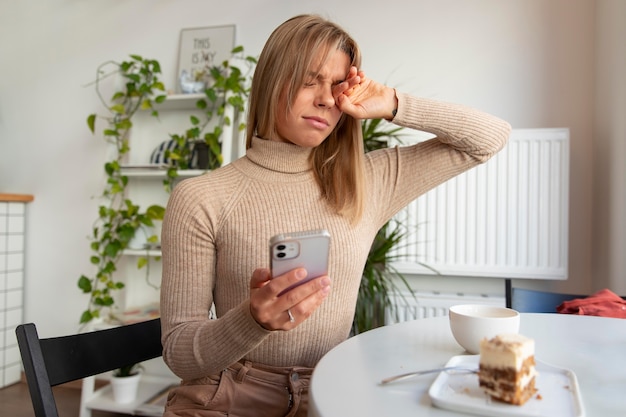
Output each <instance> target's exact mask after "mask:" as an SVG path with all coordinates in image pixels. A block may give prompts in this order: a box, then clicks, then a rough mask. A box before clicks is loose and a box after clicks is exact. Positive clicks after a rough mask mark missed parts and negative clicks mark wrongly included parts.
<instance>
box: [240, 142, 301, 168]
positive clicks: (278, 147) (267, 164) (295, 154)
mask: <svg viewBox="0 0 626 417" xmlns="http://www.w3.org/2000/svg"><path fill="white" fill-rule="evenodd" d="M311 151H312V148H303V147H301V146H298V145H294V144H292V143H285V142H275V141H271V140H266V139H261V138H258V137H253V138H252V147H251V148H250V149H248V150H246V157H247V158H248V159H249V160H250V161H251V162H253V163H254V164H256V165H259V166H262V167H264V168H266V169H269V170H272V171H276V172H283V173H286V174H297V173H301V172H306V171H309V170H310V169H311V166H310V163H309V155H311Z"/></svg>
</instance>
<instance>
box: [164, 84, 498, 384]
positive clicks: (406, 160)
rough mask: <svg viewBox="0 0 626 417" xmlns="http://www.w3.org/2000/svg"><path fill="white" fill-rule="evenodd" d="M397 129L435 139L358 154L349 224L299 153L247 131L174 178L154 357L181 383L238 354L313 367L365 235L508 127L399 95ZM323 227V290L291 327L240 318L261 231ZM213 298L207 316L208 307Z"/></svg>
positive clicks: (351, 290)
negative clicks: (229, 159) (226, 157)
mask: <svg viewBox="0 0 626 417" xmlns="http://www.w3.org/2000/svg"><path fill="white" fill-rule="evenodd" d="M393 122H394V123H395V124H397V125H400V126H404V127H409V128H414V129H419V130H423V131H427V132H431V133H434V134H436V135H437V138H435V139H432V140H429V141H426V142H422V143H419V144H417V145H413V146H407V147H399V148H391V149H383V150H380V151H376V152H371V153H369V154H367V156H366V162H365V175H366V177H367V179H366V183H367V184H368V191H367V202H366V207H365V212H364V215H363V218H362V219H361V221H360V222H359V223H358V224H356V225H351V224H350V222H349V221H347V220H346V219H344V218H342V217H340V216H338V215H336V214H334V213H333V212H332V211H331V210H330V209H329V208H328V207H327V205H326V204H325V203H324V202H323V201H321V200H320V192H319V188H318V186H317V183H316V181H315V180H314V177H313V175H312V171H311V169H310V167H309V163H308V155H309V153H310V149H307V148H301V147H299V146H296V145H292V144H287V143H280V142H271V141H267V140H263V139H259V138H255V139H254V141H253V144H252V147H251V148H250V149H249V150H248V151H247V153H246V156H244V157H242V158H240V159H239V160H237V161H235V162H233V163H231V164H230V165H227V166H224V167H222V168H220V169H218V170H215V171H212V172H209V173H207V174H205V175H202V176H200V177H197V178H193V179H188V180H185V181H183V182H181V183H180V184H179V185H178V186H176V188H175V189H174V191H173V192H172V195H171V197H170V201H169V203H168V206H167V210H166V216H165V219H164V221H163V231H162V248H163V281H162V287H161V320H162V326H163V347H164V351H163V357H164V360H165V362H166V363H167V364H168V366H169V367H170V368H171V369H172V371H173V372H174V373H175V374H177V375H178V376H179V377H181V378H182V379H195V378H199V377H203V376H206V375H210V374H215V373H218V372H220V371H221V370H223V369H225V368H226V367H227V366H228V365H230V364H232V363H233V362H236V361H238V360H240V359H242V358H245V359H248V360H251V361H253V362H260V363H264V364H267V365H273V366H307V367H314V366H315V364H316V363H317V362H318V361H319V360H320V358H321V357H322V356H323V355H324V354H325V353H326V352H328V351H329V350H330V349H331V348H333V347H334V346H336V345H337V344H339V343H341V342H342V341H344V340H345V339H346V337H347V336H348V334H349V332H350V328H351V323H352V319H353V315H354V307H355V304H356V298H357V293H358V288H359V282H360V280H361V273H362V271H363V266H364V264H365V260H366V258H367V254H368V252H369V248H370V245H371V243H372V240H373V238H374V236H375V234H376V232H377V231H378V229H379V228H380V227H381V226H383V225H384V224H385V223H386V222H387V221H388V220H389V219H390V218H391V217H392V216H393V215H394V214H395V213H397V212H398V211H399V210H400V209H402V208H403V207H404V206H406V205H407V204H408V203H409V202H411V201H412V200H414V199H415V198H417V197H418V196H420V195H422V194H424V193H425V192H427V191H428V190H430V189H431V188H433V187H435V186H437V185H438V184H441V183H443V182H445V181H446V180H448V179H450V178H452V177H454V176H456V175H458V174H459V173H461V172H463V171H465V170H467V169H469V168H471V167H473V166H475V165H477V164H479V163H482V162H485V161H486V160H487V159H489V158H490V157H491V156H492V155H494V154H495V153H496V152H498V151H499V150H500V149H501V148H502V147H503V146H504V145H505V143H506V141H507V139H508V136H509V132H510V126H509V125H508V124H507V123H506V122H504V121H502V120H500V119H497V118H495V117H493V116H490V115H488V114H485V113H482V112H479V111H476V110H473V109H469V108H466V107H461V106H457V105H451V104H447V103H441V102H436V101H433V100H427V99H418V98H414V97H411V96H407V95H404V94H398V113H397V114H396V116H395V118H394V120H393ZM310 229H327V230H328V231H329V232H330V235H331V242H332V243H331V250H330V265H329V276H330V278H331V280H332V285H331V291H330V294H329V295H328V297H327V298H326V299H325V300H324V302H323V303H322V305H321V307H320V308H319V309H318V310H316V311H315V312H314V313H313V315H312V316H311V317H310V318H309V319H308V320H306V321H304V322H303V323H301V324H300V325H299V326H298V327H296V328H295V329H293V330H290V331H274V332H272V331H268V330H266V329H264V328H263V327H261V326H260V325H259V324H258V323H257V322H256V321H255V320H254V318H253V317H252V316H251V314H250V308H249V301H248V299H249V287H250V278H251V276H252V271H254V270H255V269H256V268H261V267H266V268H267V267H269V246H268V241H269V238H270V237H271V236H273V235H275V234H278V233H285V232H294V231H300V230H310ZM213 302H214V303H215V307H216V312H217V319H213V320H210V319H209V316H208V313H209V309H210V308H211V304H212V303H213Z"/></svg>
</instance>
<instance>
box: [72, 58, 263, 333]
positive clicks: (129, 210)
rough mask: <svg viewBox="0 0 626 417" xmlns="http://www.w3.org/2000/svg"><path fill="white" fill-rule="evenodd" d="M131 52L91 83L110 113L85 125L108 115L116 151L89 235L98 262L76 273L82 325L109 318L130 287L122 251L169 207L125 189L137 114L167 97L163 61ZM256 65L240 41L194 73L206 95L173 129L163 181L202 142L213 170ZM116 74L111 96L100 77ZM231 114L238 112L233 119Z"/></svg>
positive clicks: (185, 164)
mask: <svg viewBox="0 0 626 417" xmlns="http://www.w3.org/2000/svg"><path fill="white" fill-rule="evenodd" d="M130 58H131V59H130V60H128V61H124V62H121V63H118V62H115V61H107V62H105V63H103V64H102V65H100V66H99V67H98V69H97V73H96V80H95V81H94V84H95V88H96V93H97V95H98V97H99V99H100V101H101V102H102V103H103V105H104V107H105V108H106V109H107V113H106V114H105V115H99V114H96V113H94V114H90V115H89V116H88V117H87V125H88V127H89V129H90V130H91V132H92V133H94V134H95V133H96V122H97V121H99V120H102V121H104V123H105V126H104V127H103V128H102V135H103V136H104V139H105V140H106V141H107V142H109V143H111V144H112V145H114V149H115V154H114V156H113V158H112V159H111V160H109V161H107V162H106V163H105V164H104V171H105V174H106V178H107V180H106V185H105V188H104V191H103V192H102V196H101V197H102V199H103V201H104V202H105V203H104V204H102V205H101V206H100V207H99V208H98V218H97V219H96V221H95V223H94V227H93V230H92V235H91V245H90V248H91V251H92V255H91V263H92V264H93V265H95V266H96V271H95V273H94V274H93V275H90V276H89V275H81V277H80V278H79V280H78V287H79V289H80V290H81V291H82V292H83V293H85V294H88V295H89V301H88V305H87V308H86V309H85V311H83V313H82V314H81V317H80V323H81V324H85V323H88V322H90V321H91V320H93V319H96V318H100V317H102V314H103V309H106V311H108V312H109V318H112V319H114V318H115V314H114V310H115V292H116V291H119V290H122V289H123V288H124V286H125V285H124V283H123V282H122V281H119V280H117V279H116V278H115V272H116V271H117V264H118V262H119V260H120V258H121V257H122V255H123V251H124V250H125V249H127V248H128V247H129V243H130V242H131V240H132V239H133V238H134V237H135V235H136V234H137V232H138V231H139V230H140V229H142V228H144V227H147V228H152V227H153V226H154V222H155V221H158V220H163V216H164V214H165V208H164V207H162V206H160V205H151V206H149V207H147V208H146V209H142V208H141V207H140V206H139V205H137V204H135V203H134V202H133V201H132V200H131V199H130V198H129V196H128V192H127V186H128V177H127V176H126V175H124V172H123V171H122V166H123V162H124V161H125V159H126V158H127V155H128V153H129V151H130V143H129V137H130V131H131V128H132V127H133V122H132V119H133V116H134V115H135V114H136V113H137V112H138V111H150V112H151V115H152V116H154V117H155V118H158V111H157V109H156V105H157V104H158V103H162V102H163V101H165V100H166V98H167V96H166V94H165V91H166V90H165V86H164V84H163V83H162V82H161V81H160V79H159V75H160V73H161V67H160V64H159V62H158V61H156V60H153V59H144V58H142V57H141V56H139V55H130ZM241 62H243V63H245V64H246V65H247V71H246V72H244V71H242V70H241V68H240V63H241ZM255 64H256V58H254V57H250V56H244V54H243V47H241V46H238V47H236V48H234V49H233V50H232V54H231V57H230V59H228V60H225V61H224V62H223V63H222V64H221V65H219V66H211V67H206V68H204V69H203V71H201V72H200V73H199V74H196V76H197V77H201V78H203V79H204V80H206V85H205V89H204V97H202V98H200V99H199V100H198V101H197V103H196V108H197V109H198V110H200V111H201V114H200V116H197V115H190V123H191V127H190V128H189V129H187V130H186V131H185V132H184V133H183V134H172V135H170V138H171V141H173V142H174V146H172V147H168V150H167V151H166V152H165V158H166V159H167V161H168V165H169V167H168V169H167V175H166V178H165V180H164V186H165V189H166V191H167V192H168V193H169V192H170V191H171V189H172V187H173V184H174V181H175V180H176V179H177V178H178V171H179V170H181V169H189V168H192V161H193V158H192V156H193V154H194V152H195V151H196V147H197V145H198V144H203V145H205V146H206V147H207V148H208V149H209V158H208V159H209V161H210V165H208V166H206V167H203V169H215V168H217V167H219V166H221V165H222V162H223V156H222V153H221V140H222V133H223V131H224V127H225V126H230V125H231V124H232V123H233V119H234V118H236V117H237V116H238V114H239V113H243V111H244V110H245V102H246V99H247V95H248V92H249V85H250V81H251V75H250V74H251V73H252V70H253V67H254V65H255ZM106 70H108V72H107V71H106ZM112 75H118V76H119V77H121V78H122V79H123V81H124V83H123V88H121V89H120V90H119V91H116V92H115V93H114V94H113V95H112V96H111V98H110V99H108V100H107V99H106V98H105V97H104V96H103V94H102V93H101V90H100V87H101V84H100V83H101V81H102V80H104V79H105V78H107V77H110V76H112ZM230 115H233V116H234V117H233V119H231V117H230ZM237 129H238V131H242V130H243V129H245V123H241V124H240V125H239V126H238V127H237ZM193 168H197V167H193ZM146 240H147V243H148V244H156V243H158V236H156V235H151V236H147V239H146ZM157 259H158V257H157ZM149 261H150V259H149V257H148V251H146V255H145V256H140V257H138V260H137V267H138V268H139V269H141V268H144V267H145V268H146V275H147V274H148V272H149V271H148V270H147V267H148V266H149Z"/></svg>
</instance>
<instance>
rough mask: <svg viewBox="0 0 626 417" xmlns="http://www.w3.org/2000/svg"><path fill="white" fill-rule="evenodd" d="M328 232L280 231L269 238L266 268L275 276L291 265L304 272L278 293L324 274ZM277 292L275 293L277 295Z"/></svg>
mask: <svg viewBox="0 0 626 417" xmlns="http://www.w3.org/2000/svg"><path fill="white" fill-rule="evenodd" d="M329 250H330V233H328V231H327V230H308V231H304V232H293V233H281V234H279V235H276V236H273V237H272V238H271V239H270V268H271V271H272V277H277V276H279V275H282V274H284V273H286V272H289V271H291V270H292V269H295V268H304V269H306V270H307V273H308V275H307V276H306V278H305V279H303V280H302V281H300V282H298V283H297V284H294V285H292V286H290V287H288V288H286V289H285V290H284V291H282V292H281V293H280V294H284V293H285V292H287V291H289V290H291V289H292V288H294V287H297V286H298V285H302V284H304V283H305V282H307V281H309V280H310V279H313V278H317V277H319V276H321V275H326V274H328V253H329ZM280 294H279V295H280Z"/></svg>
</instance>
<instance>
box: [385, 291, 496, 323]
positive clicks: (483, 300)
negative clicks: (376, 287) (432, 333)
mask: <svg viewBox="0 0 626 417" xmlns="http://www.w3.org/2000/svg"><path fill="white" fill-rule="evenodd" d="M392 299H393V300H394V302H395V303H396V304H397V309H395V310H387V312H386V318H385V323H386V324H393V323H400V322H404V321H409V320H415V319H423V318H428V317H440V316H447V315H448V309H449V308H450V307H452V306H453V305H456V304H488V305H497V306H500V307H504V305H505V300H504V297H498V296H491V295H481V294H461V293H459V294H448V293H440V292H416V293H415V296H413V295H411V293H409V292H408V291H406V292H405V291H403V292H402V293H401V295H396V296H394V297H392Z"/></svg>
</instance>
